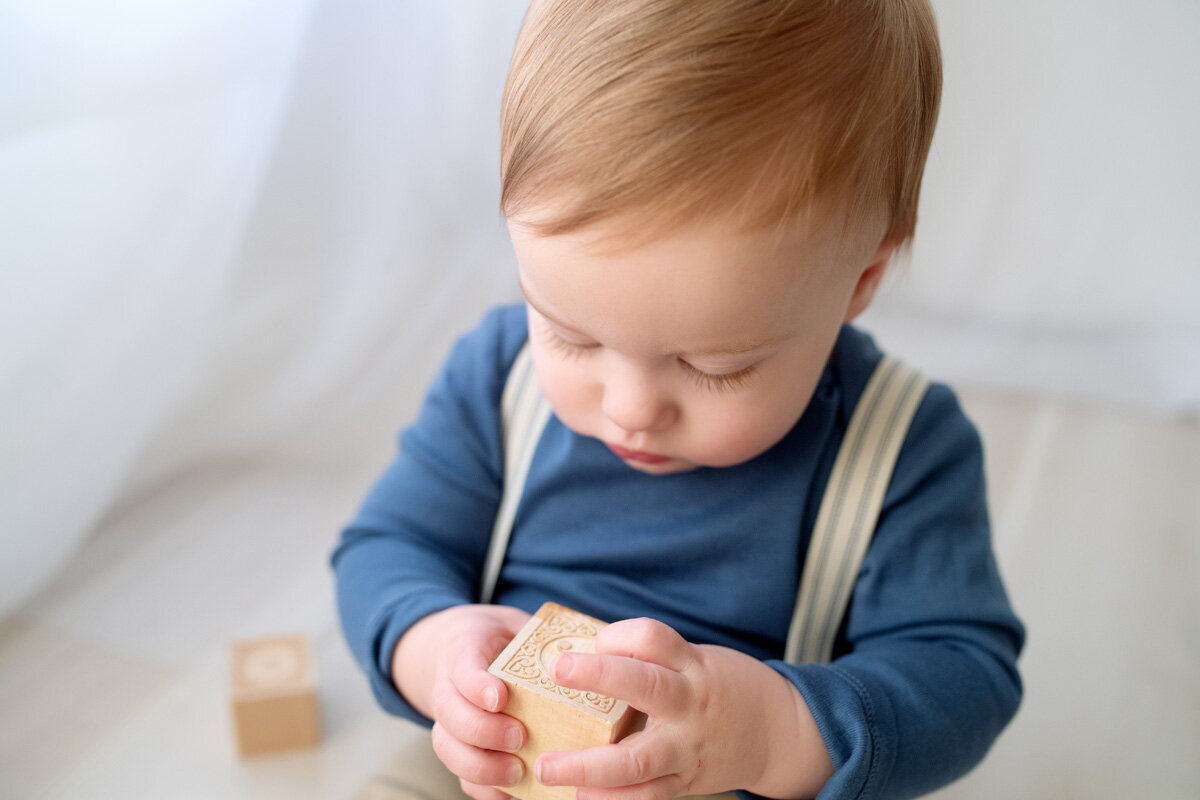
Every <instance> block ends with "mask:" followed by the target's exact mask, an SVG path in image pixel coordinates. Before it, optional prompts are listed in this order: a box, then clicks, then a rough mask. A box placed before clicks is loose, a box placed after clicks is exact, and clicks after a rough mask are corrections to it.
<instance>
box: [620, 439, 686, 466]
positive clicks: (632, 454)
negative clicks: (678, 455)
mask: <svg viewBox="0 0 1200 800" xmlns="http://www.w3.org/2000/svg"><path fill="white" fill-rule="evenodd" d="M608 449H609V450H612V451H613V452H614V453H616V455H617V457H618V458H622V459H624V460H626V461H636V462H638V463H639V464H665V463H666V462H668V461H670V460H671V459H670V458H669V457H667V456H660V455H657V454H655V453H644V452H642V451H641V450H629V449H627V448H624V447H620V446H618V445H615V444H610V445H608Z"/></svg>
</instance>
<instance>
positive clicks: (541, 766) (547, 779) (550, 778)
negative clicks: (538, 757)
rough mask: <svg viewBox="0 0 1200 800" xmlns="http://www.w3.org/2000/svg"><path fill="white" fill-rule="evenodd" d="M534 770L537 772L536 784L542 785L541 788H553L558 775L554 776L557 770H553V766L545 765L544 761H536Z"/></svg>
mask: <svg viewBox="0 0 1200 800" xmlns="http://www.w3.org/2000/svg"><path fill="white" fill-rule="evenodd" d="M534 769H535V770H536V771H537V780H538V783H540V784H542V785H543V786H553V785H554V782H555V780H556V779H557V778H558V775H557V774H556V773H557V770H556V769H555V768H554V764H547V763H546V762H545V760H542V761H538V762H537V763H536V764H534Z"/></svg>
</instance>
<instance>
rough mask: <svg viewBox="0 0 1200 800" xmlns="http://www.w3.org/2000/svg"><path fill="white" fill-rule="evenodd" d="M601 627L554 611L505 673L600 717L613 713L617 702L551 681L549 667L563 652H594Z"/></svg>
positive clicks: (525, 643)
mask: <svg viewBox="0 0 1200 800" xmlns="http://www.w3.org/2000/svg"><path fill="white" fill-rule="evenodd" d="M600 627H601V626H599V625H597V624H596V623H595V622H594V621H592V620H591V619H590V618H589V617H586V616H584V615H582V614H576V613H573V612H570V611H567V610H565V609H564V610H562V611H555V612H554V613H552V614H550V615H548V616H547V617H545V618H544V619H543V620H542V622H541V624H540V625H538V627H537V628H535V629H534V631H533V633H532V634H530V636H529V638H528V639H526V640H525V642H524V643H523V644H522V645H521V647H520V648H519V649H518V650H517V652H516V653H514V654H513V656H512V658H510V659H509V660H508V663H506V664H505V665H504V668H503V671H504V672H505V673H507V674H509V675H511V676H513V677H514V678H518V679H520V680H522V681H525V682H527V683H531V684H533V685H535V686H537V687H538V688H540V689H544V690H545V691H547V692H551V693H554V694H557V695H559V696H561V697H564V698H566V699H568V700H572V701H574V702H576V703H579V704H580V705H583V706H586V707H588V708H591V709H594V710H596V711H598V712H599V713H601V714H607V713H609V712H610V711H612V710H613V708H614V707H615V706H616V704H617V701H616V700H615V699H614V698H612V697H609V696H607V695H603V694H597V693H596V692H581V691H579V690H578V689H568V688H566V687H565V686H559V685H558V684H557V683H555V682H554V681H552V680H550V677H549V676H548V675H547V667H548V666H549V664H550V662H551V661H553V660H554V659H555V658H557V656H558V654H559V653H561V652H562V651H564V650H571V651H574V652H591V651H592V650H593V648H594V639H595V638H596V634H597V633H599V632H600Z"/></svg>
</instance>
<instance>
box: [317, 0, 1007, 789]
mask: <svg viewBox="0 0 1200 800" xmlns="http://www.w3.org/2000/svg"><path fill="white" fill-rule="evenodd" d="M940 89H941V61H940V53H939V48H938V42H937V34H936V29H935V25H934V20H933V15H932V12H931V10H930V8H929V5H928V2H927V0H535V2H534V4H533V6H532V7H531V8H530V10H529V11H528V12H527V14H526V19H525V21H524V24H523V26H522V30H521V33H520V36H519V38H518V41H517V45H516V51H515V53H514V56H513V59H512V64H511V67H510V71H509V76H508V83H507V86H506V89H505V94H504V103H503V110H502V148H501V149H502V153H501V164H502V186H503V190H502V199H501V204H502V209H503V212H504V214H505V216H506V218H507V219H508V223H509V229H510V231H511V235H512V241H513V245H514V247H515V250H516V254H517V258H518V262H519V264H520V270H519V281H520V286H521V290H522V292H523V294H524V297H525V303H524V304H523V305H522V306H520V307H509V308H501V309H498V310H496V311H493V312H492V313H491V314H489V315H488V316H487V317H486V318H485V319H484V320H483V322H482V323H481V324H480V325H479V326H478V327H477V328H476V329H475V330H473V331H472V332H470V333H468V334H467V335H466V336H464V337H463V338H462V339H461V340H460V341H459V342H458V344H457V345H456V347H455V348H454V350H453V352H452V353H451V355H450V357H449V359H448V361H447V363H446V364H445V366H444V368H443V370H442V372H441V374H440V375H439V377H438V378H437V380H436V381H435V383H434V385H433V386H432V387H431V389H430V391H429V394H428V397H427V398H426V401H425V403H424V406H423V408H422V410H421V412H420V414H419V416H418V418H417V419H416V421H415V422H413V424H412V425H411V426H410V427H408V428H407V429H406V430H405V431H404V433H403V434H402V436H401V447H400V451H399V454H398V455H397V457H396V459H395V460H394V462H393V463H392V464H391V466H390V467H389V468H388V469H387V470H386V472H385V473H384V475H383V476H382V477H381V478H380V480H379V482H378V483H377V484H376V486H375V488H374V489H373V490H372V492H371V493H370V494H369V495H368V497H367V499H366V500H365V502H364V504H363V506H362V508H361V509H360V511H359V513H358V515H357V517H356V518H355V519H354V521H353V522H352V523H351V524H350V525H349V526H348V527H347V528H346V530H345V531H344V532H343V535H342V540H341V543H340V545H339V546H338V548H337V550H336V551H335V553H334V555H333V562H334V566H335V570H336V574H337V583H338V603H339V610H340V614H341V619H342V624H343V628H344V631H345V634H346V637H347V640H348V642H349V644H350V647H351V649H352V650H353V652H354V653H355V655H356V657H357V659H358V660H359V662H360V663H361V665H362V667H363V669H364V670H365V671H366V673H367V675H368V678H369V680H370V684H371V686H372V688H373V690H374V692H375V695H376V697H377V698H378V700H379V702H380V703H381V704H382V706H383V707H384V708H385V709H387V710H388V711H391V712H393V713H396V714H401V715H404V716H407V717H409V718H410V719H414V720H417V721H421V722H424V723H425V724H429V723H430V722H431V721H432V724H433V732H432V735H433V745H434V749H435V751H436V753H437V755H438V757H439V758H440V759H441V760H442V762H443V763H444V764H445V765H446V766H447V767H448V768H449V769H450V770H451V771H452V772H453V773H455V774H456V775H457V776H459V778H460V780H461V784H462V787H463V789H464V790H465V791H466V792H467V793H468V794H470V795H472V796H474V797H475V798H478V799H479V800H496V799H497V798H502V797H504V796H505V794H504V793H503V792H502V791H501V790H499V789H496V788H493V787H495V786H511V785H513V784H514V783H516V782H517V781H518V780H519V779H520V778H521V777H522V775H523V774H524V772H525V770H532V771H533V772H534V775H535V777H536V779H537V780H538V781H540V782H541V783H543V784H546V785H550V786H554V785H559V786H577V787H579V789H578V796H579V797H580V798H581V800H591V799H592V798H609V797H611V798H647V799H650V798H670V797H675V796H678V795H684V794H702V793H715V792H725V791H731V790H740V791H743V792H750V793H753V794H757V795H762V796H767V797H775V798H802V797H816V796H819V797H822V798H825V797H830V798H832V797H839V798H840V797H863V798H876V797H909V796H913V795H917V794H920V793H923V792H926V791H930V790H932V789H934V788H936V787H938V786H940V785H943V784H945V783H947V782H949V781H951V780H953V779H955V778H956V777H958V776H960V775H962V774H963V773H964V772H966V771H967V770H968V769H970V768H971V767H972V766H973V765H974V764H975V763H977V762H978V761H979V760H980V759H981V758H982V757H983V755H984V754H985V752H986V751H987V749H988V748H989V747H990V745H991V743H992V742H993V741H994V739H995V737H996V736H997V734H998V733H999V732H1000V730H1001V729H1002V728H1003V727H1004V726H1005V725H1006V724H1007V722H1008V721H1009V719H1010V718H1011V717H1012V715H1013V714H1014V713H1015V711H1016V708H1017V705H1018V703H1019V701H1020V696H1021V685H1020V679H1019V677H1018V674H1017V670H1016V658H1017V655H1018V653H1019V651H1020V648H1021V645H1022V640H1023V631H1022V627H1021V624H1020V623H1019V621H1018V620H1017V619H1016V617H1015V616H1014V615H1013V612H1012V610H1011V608H1010V606H1009V603H1008V600H1007V598H1006V595H1005V591H1004V588H1003V586H1002V584H1001V581H1000V577H999V575H998V572H997V568H996V564H995V559H994V556H993V553H992V549H991V543H990V531H989V522H988V513H987V507H986V489H985V484H984V475H983V459H982V451H981V446H980V442H979V439H978V435H977V433H976V432H975V430H974V428H973V426H972V425H971V423H970V422H969V421H968V420H967V418H966V417H965V416H964V414H963V412H962V411H961V409H960V407H959V405H958V403H957V401H956V399H955V397H954V395H953V393H952V392H951V391H950V390H949V389H948V388H947V387H945V386H943V385H940V384H933V385H931V386H930V388H929V389H928V390H927V391H926V392H925V394H924V395H923V396H922V397H921V399H920V404H919V406H917V407H916V411H915V415H914V416H913V417H912V421H911V425H910V426H909V428H908V430H907V434H905V435H904V438H903V444H902V446H901V447H900V450H899V455H898V458H897V460H896V463H895V470H894V473H893V474H892V476H891V479H890V483H888V484H887V490H886V494H885V495H884V497H883V501H882V508H881V510H880V512H879V516H878V522H877V524H876V525H875V526H874V531H873V536H872V538H871V539H870V545H869V547H868V548H867V550H866V553H865V555H864V556H863V559H862V562H861V566H860V567H859V568H858V569H857V571H856V572H855V573H854V575H855V576H856V577H855V578H854V580H853V590H852V593H851V595H850V601H849V606H848V609H847V611H846V613H845V615H844V617H842V618H840V620H839V621H840V625H835V629H836V638H835V639H833V649H832V654H831V660H829V661H828V663H817V662H813V661H808V662H801V663H795V662H794V661H793V662H789V661H787V660H785V658H784V651H785V643H786V641H787V639H788V633H789V628H790V626H791V620H792V614H793V610H794V608H795V606H796V601H797V590H798V585H799V583H800V577H801V574H802V572H803V570H804V567H805V563H806V560H807V559H808V557H809V555H810V547H809V545H810V542H811V541H812V537H813V530H814V523H815V521H816V519H817V516H818V507H819V506H820V504H821V500H822V496H823V495H824V493H825V490H826V487H827V486H828V484H829V482H830V476H831V473H832V472H833V467H834V461H835V458H836V457H837V454H838V450H839V447H840V445H841V444H842V442H843V439H845V438H846V433H847V426H848V423H849V421H850V419H851V417H852V415H853V414H854V412H855V410H856V407H857V406H858V405H859V399H860V398H861V397H862V396H863V394H864V388H865V387H866V386H867V383H868V380H869V379H870V377H871V374H872V372H873V370H874V369H875V367H876V365H877V364H878V363H879V362H880V360H881V358H882V353H881V352H880V351H879V350H878V349H877V348H876V346H875V345H874V343H873V342H872V340H871V339H870V338H869V337H868V336H867V335H866V334H864V333H862V332H860V331H858V330H857V329H855V328H853V327H851V326H850V325H848V324H847V323H849V322H850V321H851V320H853V319H854V318H855V317H856V316H857V315H858V314H860V313H861V312H862V311H863V310H864V309H865V308H866V307H867V305H868V304H869V303H870V302H871V299H872V297H873V295H874V293H875V290H876V288H877V287H878V285H879V282H880V279H881V278H882V277H883V275H884V273H885V272H886V270H887V269H888V266H889V264H890V263H891V261H892V259H893V256H894V255H895V254H896V253H897V251H898V250H899V249H901V248H903V247H904V246H905V245H906V244H907V242H908V241H909V240H910V238H911V236H912V234H913V230H914V225H915V221H916V213H917V199H918V194H919V189H920V183H921V176H922V172H923V169H924V164H925V159H926V155H927V153H928V150H929V145H930V141H931V139H932V136H933V130H934V125H935V122H936V117H937V109H938V101H939V95H940ZM525 353H527V354H528V356H529V357H531V359H532V364H533V369H534V372H535V374H536V385H537V387H538V388H540V390H541V393H542V394H543V395H544V397H545V400H546V401H547V402H548V404H549V408H550V410H551V411H552V414H551V415H550V417H549V420H548V421H547V423H546V425H545V428H544V430H542V431H541V433H540V435H539V436H538V437H537V438H536V439H535V444H536V447H535V449H533V450H532V451H531V452H532V457H531V460H530V461H529V466H528V472H527V474H526V476H525V482H524V488H523V492H522V493H521V495H520V503H519V505H518V506H517V509H516V514H515V518H514V519H513V521H512V525H511V539H510V540H509V542H508V545H507V550H506V553H505V556H504V560H503V565H502V568H501V569H500V571H499V573H498V579H497V580H496V582H495V591H494V597H493V598H492V600H493V602H492V603H486V604H485V603H482V602H481V594H480V585H481V581H483V578H484V572H485V570H484V564H485V561H486V559H487V554H488V551H489V543H490V541H491V537H492V529H493V524H494V521H495V519H496V517H497V509H498V508H499V507H500V504H501V498H502V495H503V489H504V485H505V480H506V477H507V478H510V479H511V477H512V476H506V469H505V446H506V444H509V445H511V444H512V443H511V442H505V437H504V435H503V426H504V422H503V420H502V414H501V401H502V396H503V395H504V391H505V386H506V383H507V382H508V381H509V379H510V372H512V371H513V365H514V363H518V362H519V359H520V358H523V357H524V354H525ZM547 600H552V601H555V602H558V603H561V604H563V605H566V606H569V607H571V608H574V609H576V610H578V611H581V612H583V613H586V614H590V615H592V616H596V617H600V618H602V619H607V620H618V621H617V622H614V623H613V624H612V625H610V626H608V627H607V628H605V629H604V630H603V631H602V632H601V634H600V636H599V638H598V640H597V644H596V652H595V653H594V654H584V653H578V654H569V655H564V656H563V657H561V658H559V659H558V660H557V662H556V663H555V666H554V669H555V673H554V678H555V680H556V681H557V682H559V683H560V684H562V685H564V686H567V687H571V688H577V689H582V690H587V691H595V692H599V693H602V694H606V695H611V696H614V697H617V698H620V699H623V700H626V701H628V702H629V703H630V705H632V706H634V707H635V708H638V709H640V710H642V711H644V712H646V713H647V715H648V721H647V723H646V727H645V729H644V730H642V731H640V732H638V733H636V734H634V735H632V736H630V737H628V738H626V739H624V740H623V741H621V742H620V743H618V744H615V745H607V746H603V747H597V748H592V749H588V750H582V751H578V752H559V753H547V754H544V755H543V756H541V757H540V758H538V759H537V761H536V762H535V763H534V764H529V765H526V764H523V763H522V762H521V761H520V760H519V759H517V758H516V757H515V756H514V755H512V753H513V752H515V751H516V750H517V749H519V748H520V746H521V745H522V743H523V742H524V741H525V740H526V737H527V736H528V732H527V731H526V730H525V729H524V727H523V726H522V725H521V723H520V722H518V721H517V720H515V719H513V718H511V717H509V716H507V715H505V714H504V713H503V711H502V709H503V708H504V705H505V701H506V690H505V686H504V684H503V683H502V682H501V681H500V680H499V679H497V678H495V677H493V676H491V675H489V674H488V672H487V667H488V665H489V663H490V662H491V661H492V660H493V659H494V658H495V657H496V655H497V654H498V653H499V652H500V651H501V649H503V647H504V645H505V644H506V642H507V641H508V640H509V639H510V638H511V637H512V636H513V635H514V634H515V633H516V632H517V631H518V630H519V629H520V628H521V626H522V625H523V623H524V622H525V620H526V619H528V617H529V614H530V613H531V612H533V611H534V610H536V609H537V608H538V607H539V606H540V605H541V604H542V603H543V602H544V601H547Z"/></svg>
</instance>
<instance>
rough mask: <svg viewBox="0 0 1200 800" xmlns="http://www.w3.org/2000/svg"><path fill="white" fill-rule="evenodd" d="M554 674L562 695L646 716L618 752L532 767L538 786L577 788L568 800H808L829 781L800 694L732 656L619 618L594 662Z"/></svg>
mask: <svg viewBox="0 0 1200 800" xmlns="http://www.w3.org/2000/svg"><path fill="white" fill-rule="evenodd" d="M552 670H553V675H552V676H551V677H553V679H554V680H555V681H556V682H558V683H559V684H561V685H563V686H567V687H569V688H573V689H583V690H589V691H595V692H600V693H601V694H606V695H610V696H612V697H616V698H618V699H621V700H625V701H626V702H628V703H629V704H630V705H631V706H633V707H634V708H637V709H639V710H641V711H644V712H645V713H646V714H647V717H648V719H647V722H646V727H645V729H644V730H642V731H639V732H637V733H634V734H632V735H630V736H628V737H626V738H625V739H623V740H622V741H620V742H619V743H617V744H612V745H604V746H601V747H594V748H590V749H587V750H581V751H578V752H559V753H545V754H543V755H542V756H541V757H539V758H538V760H537V762H536V763H535V765H534V771H535V776H536V777H537V778H538V780H539V781H541V782H542V783H544V784H547V785H556V786H577V787H581V788H580V789H579V791H578V800H601V798H621V799H622V800H626V799H627V798H636V799H637V800H667V799H668V798H672V797H677V796H679V795H684V794H710V793H715V792H724V791H729V790H731V789H748V790H751V791H755V792H757V793H759V794H765V795H767V796H773V797H811V796H813V795H815V794H816V793H817V792H818V791H819V790H820V788H821V786H822V785H824V783H825V781H826V780H827V779H828V778H829V776H830V775H832V774H833V766H832V764H831V763H830V761H829V756H828V753H827V751H826V749H825V746H824V743H823V742H822V740H821V738H820V734H819V732H818V731H817V728H816V724H815V722H813V719H812V715H811V714H810V713H809V712H808V708H807V706H806V705H805V704H804V701H803V699H802V698H801V697H800V693H799V692H798V691H796V689H795V688H794V687H793V686H792V685H791V684H790V683H789V682H788V681H786V680H785V679H784V678H783V677H782V676H781V675H780V674H779V673H777V672H775V670H773V669H771V668H770V667H768V666H766V665H765V664H763V663H761V662H759V661H757V660H756V659H754V658H751V657H750V656H747V655H745V654H744V653H740V652H738V651H736V650H731V649H729V648H725V647H715V646H707V645H693V644H689V643H688V642H687V641H685V640H684V639H683V638H682V637H681V636H680V635H679V634H678V633H676V632H675V631H674V630H672V629H671V628H670V627H668V626H666V625H663V624H662V623H660V622H656V621H654V620H649V619H637V620H626V621H624V622H617V623H614V624H612V625H609V626H608V627H606V628H604V629H603V630H601V632H600V635H599V636H598V637H597V640H596V653H595V654H594V655H588V654H582V653H572V654H566V655H563V656H560V657H559V659H558V660H557V661H556V662H555V663H554V665H553V667H552ZM584 787H590V788H584Z"/></svg>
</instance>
